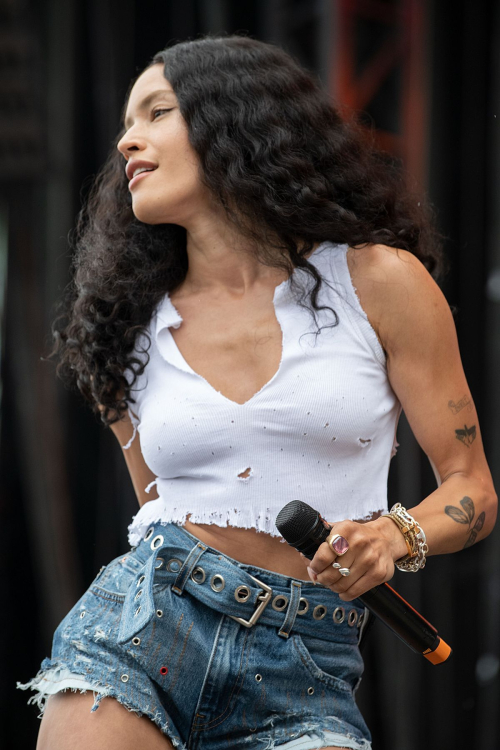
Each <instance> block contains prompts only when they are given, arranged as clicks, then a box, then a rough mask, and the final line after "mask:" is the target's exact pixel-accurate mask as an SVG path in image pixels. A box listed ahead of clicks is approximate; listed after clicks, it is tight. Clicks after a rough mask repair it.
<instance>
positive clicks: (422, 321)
mask: <svg viewBox="0 0 500 750" xmlns="http://www.w3.org/2000/svg"><path fill="white" fill-rule="evenodd" d="M347 263H348V266H349V272H350V274H351V278H352V282H353V285H354V287H355V288H356V292H357V294H358V298H359V301H360V303H361V306H362V307H363V309H364V310H365V312H366V314H367V316H368V319H369V320H370V323H371V324H372V326H373V328H374V329H375V331H376V333H377V336H378V337H379V339H380V341H381V343H382V345H383V347H384V349H386V351H387V350H388V349H390V348H391V345H394V344H395V343H396V342H397V340H398V339H399V338H400V337H401V336H407V335H411V334H412V333H414V334H417V333H418V330H419V329H421V330H427V331H428V330H429V327H430V326H434V325H435V324H436V323H440V322H442V323H445V324H446V325H449V324H450V323H451V324H452V325H453V321H452V317H451V312H450V309H449V305H448V303H447V302H446V299H445V297H444V295H443V293H442V292H441V290H440V289H439V287H438V285H437V284H436V282H435V281H434V279H433V278H432V276H431V275H430V273H429V272H428V271H427V269H426V268H425V266H424V265H423V264H422V263H421V262H420V261H419V259H418V258H417V257H416V256H415V255H413V254H412V253H410V252H408V251H407V250H402V249H399V248H393V247H389V246H388V245H378V244H371V245H366V246H364V247H359V246H358V247H355V248H354V247H351V248H349V250H348V253H347Z"/></svg>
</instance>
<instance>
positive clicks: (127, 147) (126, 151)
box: [116, 129, 146, 159]
mask: <svg viewBox="0 0 500 750" xmlns="http://www.w3.org/2000/svg"><path fill="white" fill-rule="evenodd" d="M145 147H146V144H145V142H144V139H142V138H141V137H140V135H139V133H137V131H135V133H134V132H133V129H130V130H127V131H126V132H125V133H124V134H123V135H122V137H121V138H120V140H119V141H118V143H117V144H116V148H117V149H118V151H119V152H120V154H122V156H124V157H125V158H126V159H128V158H129V157H130V156H131V154H132V153H133V152H135V151H143V150H144V149H145Z"/></svg>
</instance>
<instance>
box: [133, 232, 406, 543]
mask: <svg viewBox="0 0 500 750" xmlns="http://www.w3.org/2000/svg"><path fill="white" fill-rule="evenodd" d="M347 249H348V246H347V245H334V244H332V243H330V242H324V243H322V244H321V245H319V247H318V248H317V249H316V250H315V252H314V253H313V254H312V255H311V256H309V261H310V262H311V263H313V264H314V265H315V266H316V268H317V269H318V271H319V272H320V274H321V275H322V277H323V278H324V279H325V280H326V281H327V282H328V283H329V284H330V287H329V286H327V285H326V284H323V285H322V287H321V291H320V295H319V300H318V301H319V303H320V304H327V305H329V306H330V307H332V308H333V309H334V310H335V312H336V313H337V315H338V325H336V326H334V327H333V328H324V329H323V330H322V331H321V333H320V334H319V335H318V336H315V335H314V331H315V330H316V326H315V324H314V320H313V318H312V316H311V313H310V312H309V311H308V310H307V309H304V308H303V307H301V306H300V305H299V304H297V298H298V296H297V291H296V290H294V287H293V286H292V285H291V283H290V280H287V281H284V282H283V283H282V284H280V285H279V286H277V287H276V289H275V293H274V306H275V311H276V317H277V319H278V322H279V324H280V326H281V329H282V333H283V350H282V359H281V362H280V366H279V369H278V371H277V372H276V374H275V375H274V376H273V377H272V378H271V380H269V382H268V383H266V384H265V385H264V386H263V387H262V388H261V389H260V391H259V392H258V393H256V394H255V395H254V396H252V398H250V399H249V400H248V401H246V402H245V403H244V404H237V403H236V402H234V401H230V400H229V399H227V398H226V397H225V396H223V395H222V394H221V393H220V392H219V391H216V390H215V389H214V388H213V387H212V386H211V385H210V384H209V383H208V382H207V381H206V380H205V379H204V378H203V377H201V376H200V375H198V374H197V373H196V372H194V370H192V368H191V367H190V366H189V365H188V364H187V362H186V361H185V360H184V358H183V356H182V355H181V353H180V351H179V349H178V348H177V345H176V344H175V341H174V339H173V337H172V335H171V333H170V328H171V327H173V328H178V327H179V326H180V325H181V323H182V318H181V316H180V315H179V313H178V311H177V310H176V309H175V307H174V305H173V304H172V302H171V300H170V297H169V295H168V294H166V295H165V297H164V298H163V300H162V302H161V303H160V305H159V306H158V308H157V311H156V313H155V314H154V316H153V318H152V320H151V323H150V326H149V329H148V332H149V334H150V336H151V342H152V343H151V347H150V349H149V355H150V361H149V363H148V364H147V366H146V368H145V371H144V373H143V375H142V376H141V377H140V379H139V381H138V382H137V383H136V385H135V387H134V390H133V396H134V398H136V403H135V404H134V405H133V407H132V408H133V411H134V412H135V414H136V415H137V419H135V418H133V422H134V426H135V427H136V428H137V431H138V433H139V435H140V444H141V449H142V453H143V456H144V459H145V461H146V463H147V465H148V466H149V468H150V469H151V470H152V471H153V473H154V474H155V475H156V477H157V479H156V481H155V482H153V483H151V485H149V487H148V488H146V489H147V491H149V490H150V489H151V487H152V486H153V485H156V486H157V491H158V495H159V497H158V499H156V500H151V501H149V502H147V503H145V504H144V505H143V506H142V508H141V509H140V510H139V512H138V513H137V514H136V515H135V516H134V518H133V521H132V523H131V524H130V526H129V542H130V544H131V545H132V546H135V545H137V544H138V543H139V541H140V540H141V538H142V537H143V536H144V534H145V532H146V531H147V529H148V527H149V526H150V525H151V524H152V523H155V522H162V521H163V522H173V523H176V524H183V523H184V522H185V521H186V517H187V516H188V515H189V520H190V521H192V522H193V523H204V524H217V525H218V526H238V527H243V528H254V529H257V531H264V532H266V533H268V534H271V535H272V536H277V537H279V536H280V534H279V532H278V530H277V529H276V526H275V523H274V522H275V518H276V516H277V514H278V512H279V510H280V509H281V508H282V507H283V505H285V504H286V503H288V502H289V501H290V500H295V499H299V500H304V501H305V502H307V503H309V504H310V505H312V506H313V507H314V508H316V509H317V510H318V511H319V512H320V513H321V515H322V516H323V517H324V518H325V519H326V520H328V521H340V520H343V519H347V518H349V519H361V518H369V517H370V516H371V515H372V514H374V513H376V512H378V511H386V510H387V475H388V470H389V462H390V459H391V457H392V455H394V453H395V448H396V440H395V432H396V426H397V422H398V418H399V415H400V411H401V407H400V404H399V401H398V400H397V397H396V396H395V394H394V392H393V390H392V388H391V385H390V383H389V380H388V377H387V369H386V360H385V355H384V351H383V349H382V347H381V346H380V343H379V341H378V339H377V336H376V334H375V331H374V330H373V328H372V327H371V325H370V323H369V321H368V318H367V316H366V314H365V312H364V311H363V309H362V308H361V305H360V303H359V300H358V298H357V295H356V292H355V289H354V287H353V285H352V282H351V277H350V274H349V270H348V266H347ZM294 278H295V279H296V280H297V281H298V282H299V285H300V287H301V288H310V286H311V283H312V280H311V278H310V277H309V276H308V275H307V274H305V273H304V271H302V270H300V269H296V270H295V271H294ZM307 302H308V300H306V303H307ZM317 319H318V323H319V325H320V326H322V325H329V324H331V323H332V322H333V316H332V313H331V312H330V311H328V310H326V311H319V312H318V313H317ZM309 332H312V333H309ZM304 334H306V335H304ZM141 345H144V339H140V340H139V341H138V346H137V347H136V348H137V350H138V351H140V347H141ZM131 416H132V417H133V415H131ZM135 435H136V430H134V435H133V437H132V439H131V440H130V442H129V443H128V445H127V446H124V448H127V447H130V445H131V443H132V441H133V440H134V438H135Z"/></svg>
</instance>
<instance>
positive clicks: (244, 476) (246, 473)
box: [238, 466, 252, 479]
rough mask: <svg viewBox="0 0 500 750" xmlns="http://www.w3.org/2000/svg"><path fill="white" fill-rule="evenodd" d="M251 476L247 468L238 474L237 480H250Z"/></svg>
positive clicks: (250, 470)
mask: <svg viewBox="0 0 500 750" xmlns="http://www.w3.org/2000/svg"><path fill="white" fill-rule="evenodd" d="M251 476H252V468H251V466H249V467H248V468H247V469H245V470H244V471H242V472H241V473H240V474H238V479H250V477H251Z"/></svg>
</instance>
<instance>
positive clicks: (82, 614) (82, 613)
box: [80, 610, 85, 619]
mask: <svg viewBox="0 0 500 750" xmlns="http://www.w3.org/2000/svg"><path fill="white" fill-rule="evenodd" d="M83 617H85V610H83V612H80V619H82V618H83Z"/></svg>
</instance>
